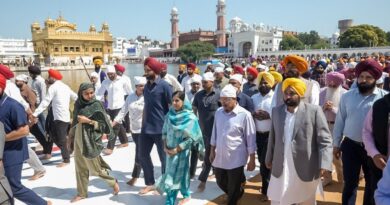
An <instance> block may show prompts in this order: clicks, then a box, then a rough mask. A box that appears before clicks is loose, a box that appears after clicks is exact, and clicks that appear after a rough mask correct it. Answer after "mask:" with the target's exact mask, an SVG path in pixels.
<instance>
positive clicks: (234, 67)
mask: <svg viewBox="0 0 390 205" xmlns="http://www.w3.org/2000/svg"><path fill="white" fill-rule="evenodd" d="M233 69H234V73H238V74H241V75H244V68H242V67H241V66H238V65H235V66H233Z"/></svg>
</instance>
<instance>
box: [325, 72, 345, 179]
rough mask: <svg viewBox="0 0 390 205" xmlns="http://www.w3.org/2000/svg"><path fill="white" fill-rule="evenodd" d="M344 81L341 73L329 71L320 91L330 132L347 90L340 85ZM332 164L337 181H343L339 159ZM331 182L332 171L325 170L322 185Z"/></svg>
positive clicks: (334, 159)
mask: <svg viewBox="0 0 390 205" xmlns="http://www.w3.org/2000/svg"><path fill="white" fill-rule="evenodd" d="M344 81H345V77H344V75H343V74H341V73H339V72H331V73H328V74H327V75H326V85H327V86H326V87H323V88H322V89H321V91H320V106H321V107H322V110H323V111H324V113H325V117H326V120H327V122H328V126H329V130H330V133H333V127H334V122H335V120H336V114H337V111H338V107H339V103H340V99H341V96H342V95H343V94H344V93H345V92H347V90H345V89H344V88H343V87H342V85H343V83H344ZM333 164H334V166H335V168H336V174H337V181H338V182H339V183H342V182H343V167H342V164H341V160H340V159H336V158H333ZM330 182H332V173H331V172H326V173H325V174H324V178H323V186H326V185H328V184H329V183H330Z"/></svg>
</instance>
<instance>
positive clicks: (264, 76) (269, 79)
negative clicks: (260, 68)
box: [257, 72, 275, 88]
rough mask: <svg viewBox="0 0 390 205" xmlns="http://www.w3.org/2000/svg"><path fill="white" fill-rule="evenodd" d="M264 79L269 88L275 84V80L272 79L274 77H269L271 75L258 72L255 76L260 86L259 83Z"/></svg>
mask: <svg viewBox="0 0 390 205" xmlns="http://www.w3.org/2000/svg"><path fill="white" fill-rule="evenodd" d="M262 79H264V80H265V81H266V82H267V83H268V85H270V86H271V88H272V87H273V86H274V84H275V79H274V76H272V75H271V73H268V72H260V73H259V74H258V75H257V80H258V81H257V82H258V83H259V84H260V81H261V80H262Z"/></svg>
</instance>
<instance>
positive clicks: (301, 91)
mask: <svg viewBox="0 0 390 205" xmlns="http://www.w3.org/2000/svg"><path fill="white" fill-rule="evenodd" d="M288 87H291V88H292V89H294V90H295V92H297V94H298V95H299V96H300V97H303V96H304V95H305V92H306V84H305V82H303V81H302V80H301V79H299V78H287V79H286V80H284V81H283V84H282V90H283V92H284V91H285V90H286V89H287V88H288Z"/></svg>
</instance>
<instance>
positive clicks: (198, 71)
mask: <svg viewBox="0 0 390 205" xmlns="http://www.w3.org/2000/svg"><path fill="white" fill-rule="evenodd" d="M194 73H196V74H198V75H199V74H200V69H199V68H198V67H196V68H195V70H194Z"/></svg>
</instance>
